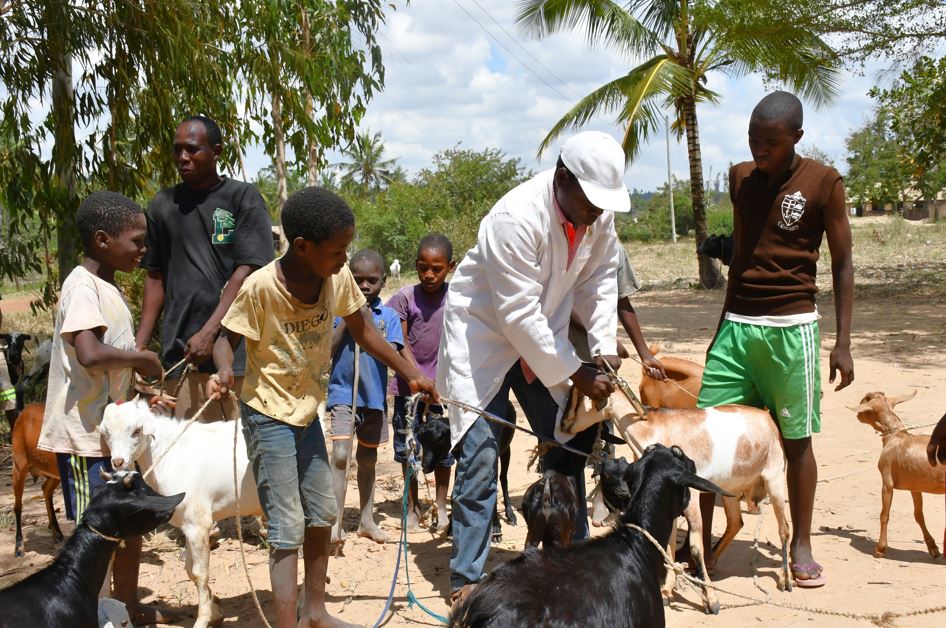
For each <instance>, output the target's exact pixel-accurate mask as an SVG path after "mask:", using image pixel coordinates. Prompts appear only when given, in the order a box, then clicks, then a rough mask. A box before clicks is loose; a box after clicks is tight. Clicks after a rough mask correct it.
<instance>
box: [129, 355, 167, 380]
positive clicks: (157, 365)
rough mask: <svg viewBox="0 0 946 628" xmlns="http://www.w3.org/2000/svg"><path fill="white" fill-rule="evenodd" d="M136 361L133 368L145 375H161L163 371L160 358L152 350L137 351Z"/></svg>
mask: <svg viewBox="0 0 946 628" xmlns="http://www.w3.org/2000/svg"><path fill="white" fill-rule="evenodd" d="M137 362H138V363H137V364H136V365H135V370H136V371H138V373H140V374H142V375H144V376H146V377H161V375H162V374H163V373H164V367H163V366H161V359H160V358H159V357H158V354H157V353H155V352H154V351H139V352H138V359H137Z"/></svg>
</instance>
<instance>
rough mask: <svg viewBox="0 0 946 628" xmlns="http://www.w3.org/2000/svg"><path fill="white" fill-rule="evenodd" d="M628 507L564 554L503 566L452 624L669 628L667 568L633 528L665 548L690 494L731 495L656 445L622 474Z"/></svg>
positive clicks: (528, 556)
mask: <svg viewBox="0 0 946 628" xmlns="http://www.w3.org/2000/svg"><path fill="white" fill-rule="evenodd" d="M624 479H625V481H626V482H627V485H628V489H629V491H630V495H631V498H630V506H628V508H627V509H626V510H625V511H624V513H623V514H622V515H621V520H620V523H619V524H618V526H617V527H616V528H615V529H614V530H612V531H611V532H609V533H608V534H606V535H605V536H600V537H597V538H594V539H591V540H589V541H585V542H583V543H578V544H575V545H572V546H570V547H565V548H551V549H545V550H541V551H540V550H537V549H534V548H533V549H528V550H526V551H525V552H524V553H523V554H522V555H521V556H519V557H518V558H515V559H513V560H511V561H509V562H508V563H506V564H504V565H502V566H500V567H498V568H497V569H496V570H494V571H493V572H492V573H490V574H489V576H487V577H486V578H485V579H484V580H483V582H482V583H481V584H480V585H478V586H477V587H476V588H475V589H474V590H473V591H472V593H471V594H470V596H469V597H468V598H467V599H466V600H465V601H464V602H463V603H462V604H459V605H457V606H456V607H454V609H453V611H452V612H451V614H450V625H451V626H463V627H470V628H480V627H486V626H502V627H503V628H513V627H519V626H523V627H525V626H529V627H532V626H544V627H560V626H561V627H565V626H568V627H571V626H574V627H576V628H577V627H579V626H580V627H582V628H583V627H584V626H608V627H618V626H647V627H651V626H658V627H659V626H664V625H665V619H664V606H663V600H662V598H661V594H660V586H661V584H662V583H663V580H664V576H665V572H666V568H665V566H664V561H663V557H662V556H661V553H660V550H658V548H656V547H654V545H653V544H652V543H651V542H650V541H649V540H648V539H647V538H645V537H644V535H643V534H642V533H641V532H640V531H638V530H635V529H633V528H631V527H630V526H629V525H628V524H635V525H638V526H640V527H641V528H643V529H645V530H647V531H648V532H649V533H650V534H651V535H653V537H654V538H655V539H656V540H657V542H658V543H659V544H660V545H661V546H663V547H666V545H667V541H668V540H669V538H670V532H671V526H672V524H673V520H674V519H675V518H676V517H678V516H680V515H681V514H682V513H683V510H684V509H685V508H686V506H687V504H688V502H689V499H690V490H689V489H690V488H695V489H697V490H700V491H711V492H714V493H719V494H723V495H724V494H725V492H724V491H723V490H722V489H720V488H719V487H718V486H716V485H715V484H713V483H712V482H709V481H707V480H704V479H703V478H701V477H698V476H697V475H696V465H695V464H693V461H692V460H690V459H689V458H687V457H686V455H684V453H683V451H682V450H680V448H678V447H673V448H669V449H668V448H667V447H664V446H663V445H652V446H650V447H648V448H647V449H646V450H645V451H644V455H643V456H642V457H641V459H640V460H638V461H637V462H635V463H633V464H631V465H629V466H628V468H627V471H626V473H625V476H624Z"/></svg>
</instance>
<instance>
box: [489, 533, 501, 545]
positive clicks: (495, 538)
mask: <svg viewBox="0 0 946 628" xmlns="http://www.w3.org/2000/svg"><path fill="white" fill-rule="evenodd" d="M492 539H493V543H502V541H503V533H502V532H493V535H492Z"/></svg>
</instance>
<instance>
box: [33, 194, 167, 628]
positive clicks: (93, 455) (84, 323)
mask: <svg viewBox="0 0 946 628" xmlns="http://www.w3.org/2000/svg"><path fill="white" fill-rule="evenodd" d="M76 224H77V226H78V228H79V236H80V238H81V239H82V246H83V249H84V253H85V256H84V257H83V259H82V264H80V265H79V266H77V267H76V268H75V269H74V270H73V271H72V272H71V273H69V276H68V277H66V280H65V281H64V282H63V284H62V292H61V294H60V297H59V303H58V304H57V305H56V327H55V332H54V333H53V348H52V360H51V362H50V365H49V387H48V389H47V392H46V413H45V415H44V417H43V430H42V432H41V434H40V439H39V448H40V449H43V450H46V451H52V452H55V453H56V460H57V462H58V464H59V473H60V477H61V479H62V492H63V497H64V499H65V502H66V516H67V517H68V518H69V519H71V520H73V521H75V522H76V524H77V525H79V524H81V523H82V513H83V512H84V511H85V508H86V506H88V503H89V498H90V496H91V495H92V489H93V488H94V487H95V486H97V485H99V484H101V483H102V482H103V480H102V479H101V478H100V476H99V469H100V468H104V469H105V470H106V471H111V470H112V466H111V462H110V460H109V457H108V451H107V449H106V447H105V444H104V443H103V442H102V437H101V436H100V434H99V432H98V431H97V430H96V428H97V427H98V425H99V422H100V421H101V420H102V412H103V411H104V409H105V406H106V404H108V403H109V401H115V400H118V399H122V398H124V396H125V393H126V391H127V390H128V387H129V384H130V382H131V375H132V370H133V369H134V370H136V371H138V372H139V373H141V374H142V375H149V376H154V375H160V374H161V372H162V369H161V361H160V360H159V359H158V356H157V355H156V354H155V353H154V352H152V351H135V350H134V347H135V329H134V322H133V321H132V317H131V311H130V310H129V309H128V305H127V304H126V303H125V299H124V298H123V296H122V294H121V292H120V291H119V289H118V287H117V286H116V285H115V271H118V270H120V271H122V272H126V273H130V272H132V271H133V270H134V269H135V268H136V267H137V266H138V263H139V262H140V261H141V257H142V256H143V255H144V253H145V244H144V241H145V231H146V228H147V227H146V223H145V215H144V212H143V211H142V210H141V207H139V206H138V205H137V204H136V203H135V202H134V201H132V200H130V199H128V198H125V197H124V196H122V195H121V194H117V193H115V192H94V193H92V194H90V195H89V196H88V197H87V198H86V199H85V200H84V201H82V204H81V205H79V209H78V211H77V212H76ZM140 552H141V538H140V537H138V538H136V539H132V540H128V541H126V547H125V548H124V549H119V550H118V551H116V553H115V567H114V569H115V597H116V598H118V599H120V600H121V601H122V602H124V603H125V604H126V605H127V606H128V610H129V614H130V615H131V617H132V618H133V619H134V622H135V623H136V624H141V623H153V622H154V621H155V620H158V621H161V620H164V619H167V618H166V617H161V615H160V614H157V612H156V611H155V610H154V609H144V608H139V607H138V599H137V597H138V596H137V587H138V560H139V556H140ZM103 592H105V593H107V592H108V581H107V580H106V583H105V586H104V587H103Z"/></svg>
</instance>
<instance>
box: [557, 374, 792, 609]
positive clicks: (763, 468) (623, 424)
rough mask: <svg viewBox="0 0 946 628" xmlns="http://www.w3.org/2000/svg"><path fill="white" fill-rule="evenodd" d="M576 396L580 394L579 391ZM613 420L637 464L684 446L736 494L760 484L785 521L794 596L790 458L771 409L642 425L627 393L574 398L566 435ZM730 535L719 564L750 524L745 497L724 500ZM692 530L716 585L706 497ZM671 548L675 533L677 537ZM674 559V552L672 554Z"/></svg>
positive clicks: (657, 419)
mask: <svg viewBox="0 0 946 628" xmlns="http://www.w3.org/2000/svg"><path fill="white" fill-rule="evenodd" d="M573 394H577V393H574V392H573ZM607 419H610V420H612V421H614V424H615V426H616V427H617V429H618V431H619V432H620V435H621V436H622V438H624V440H625V441H627V443H628V445H630V446H631V450H632V452H633V453H634V458H635V459H636V458H637V457H638V456H639V455H640V453H641V452H642V451H644V449H646V448H647V447H649V446H650V445H653V444H654V443H661V444H662V445H666V446H667V447H672V446H677V447H679V448H680V449H682V450H683V451H684V453H686V455H687V456H689V457H690V458H691V459H692V460H693V462H694V463H695V464H696V473H697V475H699V476H700V477H702V478H705V479H707V480H709V481H710V482H712V483H714V484H716V485H717V486H719V487H720V488H721V489H723V490H724V491H726V492H728V493H731V494H733V495H741V494H742V493H743V492H744V491H746V490H747V489H750V488H752V487H753V486H754V485H755V484H757V483H758V482H759V481H761V482H762V484H763V486H764V488H765V491H766V492H767V493H768V495H769V497H770V501H771V502H772V511H773V512H774V513H775V519H776V521H777V522H778V533H779V538H780V539H781V541H782V570H781V574H780V575H779V587H780V588H782V589H785V590H791V580H790V578H789V570H788V540H789V529H788V520H787V519H786V517H785V501H786V498H787V496H788V489H787V487H786V483H785V453H784V450H783V449H782V441H781V438H780V437H779V432H778V428H777V427H776V426H775V422H774V421H772V418H771V417H770V416H769V414H768V412H766V411H765V410H760V409H758V408H750V407H748V406H737V405H726V406H718V407H716V408H706V409H703V410H701V409H673V410H671V409H662V410H649V411H648V412H647V419H646V420H642V418H641V417H640V415H639V414H637V413H636V412H635V410H634V407H633V406H632V405H631V403H630V400H628V399H627V398H626V397H625V396H624V395H623V394H621V393H620V392H618V393H616V394H614V395H612V396H611V398H610V399H609V400H608V403H607V404H606V405H604V406H603V407H601V408H597V407H596V406H595V404H594V403H592V402H591V401H590V400H588V399H586V398H580V397H579V398H574V399H573V400H572V404H571V405H570V408H569V411H568V412H566V415H565V417H564V419H563V421H562V431H564V432H566V433H571V434H577V433H578V432H580V431H582V430H584V429H586V428H588V427H590V426H592V425H594V424H595V423H598V422H600V421H602V420H607ZM723 509H724V510H725V511H726V531H725V532H724V533H723V536H722V538H721V539H720V540H719V541H717V543H716V545H715V547H713V562H715V560H716V559H718V558H719V556H720V554H722V553H723V550H725V549H726V547H727V546H728V545H729V543H730V542H731V541H732V540H733V538H735V536H736V534H737V533H738V532H739V530H740V529H741V528H742V526H743V521H742V512H741V511H740V509H739V498H738V497H724V498H723ZM684 516H685V518H686V520H687V524H688V525H689V528H690V533H689V538H690V552H691V554H692V555H693V559H694V561H695V562H696V563H697V568H698V570H699V571H700V572H701V573H699V574H697V575H698V576H700V577H702V578H703V579H704V580H706V581H707V582H709V574H708V571H707V569H706V562H705V558H704V556H705V548H704V547H703V520H702V517H701V514H700V500H699V495H698V494H696V493H694V494H692V495H691V497H690V503H689V505H688V506H687V509H686V511H685V513H684ZM670 539H671V544H672V543H673V542H674V540H675V535H671V537H670ZM670 549H671V551H670V555H671V556H672V555H673V549H674V548H673V547H671V548H670ZM673 581H674V574H673V571H672V570H667V582H666V583H665V585H664V595H665V596H666V597H669V596H670V594H671V593H672V591H673ZM703 602H704V604H705V606H706V610H707V612H714V613H715V612H719V601H718V599H717V597H716V594H715V593H714V592H713V590H712V589H709V588H704V589H703Z"/></svg>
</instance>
